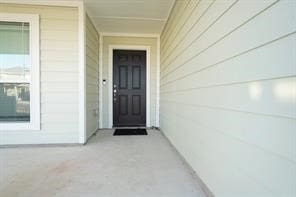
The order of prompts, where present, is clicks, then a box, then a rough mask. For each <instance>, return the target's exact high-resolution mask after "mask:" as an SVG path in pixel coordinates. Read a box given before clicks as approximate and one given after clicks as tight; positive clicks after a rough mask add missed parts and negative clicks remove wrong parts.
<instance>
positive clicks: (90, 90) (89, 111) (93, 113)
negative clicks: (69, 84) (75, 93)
mask: <svg viewBox="0 0 296 197" xmlns="http://www.w3.org/2000/svg"><path fill="white" fill-rule="evenodd" d="M86 124H87V125H86V135H87V136H86V137H87V138H88V137H90V136H91V135H92V134H93V133H94V132H95V131H96V130H97V129H98V128H99V35H98V33H97V30H96V29H95V27H94V25H93V24H92V22H91V20H90V19H89V17H88V16H87V17H86Z"/></svg>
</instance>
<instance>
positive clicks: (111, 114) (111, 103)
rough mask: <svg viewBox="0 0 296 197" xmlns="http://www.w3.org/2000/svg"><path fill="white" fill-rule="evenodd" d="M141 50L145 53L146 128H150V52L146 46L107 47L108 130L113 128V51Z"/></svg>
mask: <svg viewBox="0 0 296 197" xmlns="http://www.w3.org/2000/svg"><path fill="white" fill-rule="evenodd" d="M116 49H118V50H143V51H146V127H150V126H151V123H150V51H151V47H150V46H146V45H109V63H108V71H109V72H108V81H109V84H108V91H109V92H108V97H109V106H108V108H109V128H112V127H113V95H112V89H113V87H112V85H113V50H116Z"/></svg>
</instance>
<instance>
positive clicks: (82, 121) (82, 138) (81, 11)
mask: <svg viewBox="0 0 296 197" xmlns="http://www.w3.org/2000/svg"><path fill="white" fill-rule="evenodd" d="M78 17H79V19H78V20H79V22H78V26H79V28H78V29H79V30H78V31H79V32H78V35H79V39H78V40H79V41H78V42H79V43H78V44H79V87H78V90H79V95H80V96H79V143H80V144H84V143H85V142H86V140H87V139H86V138H87V137H86V65H85V55H86V49H85V41H86V34H85V28H86V27H85V20H86V12H85V6H84V3H83V2H82V3H80V4H79V5H78Z"/></svg>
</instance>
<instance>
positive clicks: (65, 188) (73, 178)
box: [0, 130, 205, 197]
mask: <svg viewBox="0 0 296 197" xmlns="http://www.w3.org/2000/svg"><path fill="white" fill-rule="evenodd" d="M112 134H113V132H112V131H110V130H109V131H107V130H106V131H99V132H98V133H97V135H96V136H94V137H92V138H91V140H90V141H89V143H88V144H87V146H72V147H69V146H66V147H19V148H2V149H0V196H2V197H14V196H28V197H33V196H34V197H35V196H36V197H40V196H42V197H47V196H67V197H68V196H71V197H73V196H75V197H76V196H96V197H97V196H100V197H105V196H106V197H115V196H116V197H148V196H149V197H158V196H160V197H161V196H162V197H191V196H192V197H204V196H205V194H204V192H203V191H202V189H201V187H200V186H199V184H198V181H197V179H196V178H195V177H194V176H193V175H192V172H191V170H190V169H189V168H188V167H187V165H185V164H183V162H182V159H181V157H180V156H179V155H178V153H176V151H175V150H174V148H172V147H171V146H170V144H169V143H168V141H167V140H166V139H165V137H164V136H163V135H162V134H161V133H160V132H159V131H154V130H153V131H152V130H151V131H149V135H148V136H115V137H114V136H112Z"/></svg>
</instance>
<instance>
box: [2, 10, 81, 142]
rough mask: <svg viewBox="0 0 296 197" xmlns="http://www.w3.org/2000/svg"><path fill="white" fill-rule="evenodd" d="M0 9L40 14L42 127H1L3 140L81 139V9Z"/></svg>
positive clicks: (62, 140)
mask: <svg viewBox="0 0 296 197" xmlns="http://www.w3.org/2000/svg"><path fill="white" fill-rule="evenodd" d="M0 12H11V13H28V14H39V16H40V85H41V88H40V93H41V131H9V132H8V131H7V132H6V131H2V133H3V135H2V133H1V144H43V143H48V144H50V143H78V142H79V141H78V136H79V134H78V132H79V131H78V97H79V95H78V9H77V8H69V7H57V6H33V5H16V4H1V5H0ZM2 136H3V137H2Z"/></svg>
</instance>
